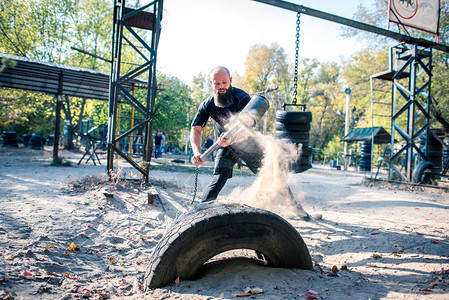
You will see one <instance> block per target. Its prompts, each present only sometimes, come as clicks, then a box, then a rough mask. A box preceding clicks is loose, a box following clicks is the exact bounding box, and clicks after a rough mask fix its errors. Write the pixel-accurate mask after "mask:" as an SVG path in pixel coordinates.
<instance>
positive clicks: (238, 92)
mask: <svg viewBox="0 0 449 300" xmlns="http://www.w3.org/2000/svg"><path fill="white" fill-rule="evenodd" d="M232 96H233V97H234V103H233V104H231V105H229V106H227V107H217V106H215V103H214V96H213V95H210V96H209V97H208V98H207V99H206V100H204V101H203V102H202V103H201V104H200V106H199V107H198V112H197V114H196V115H195V118H194V119H193V121H192V126H201V127H204V126H206V124H207V121H208V120H209V118H212V120H214V121H215V122H217V123H218V125H219V126H218V130H219V132H220V133H221V132H222V128H223V127H224V126H225V125H226V123H227V122H228V120H229V118H230V117H231V116H232V115H235V114H237V113H239V112H241V111H242V110H243V108H244V107H245V106H246V104H248V102H249V101H250V100H251V97H250V96H249V94H248V93H247V92H245V91H244V90H242V89H239V88H235V87H232Z"/></svg>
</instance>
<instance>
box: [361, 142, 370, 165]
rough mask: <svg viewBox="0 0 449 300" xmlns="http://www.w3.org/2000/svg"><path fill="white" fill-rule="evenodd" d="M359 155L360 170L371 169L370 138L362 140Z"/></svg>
mask: <svg viewBox="0 0 449 300" xmlns="http://www.w3.org/2000/svg"><path fill="white" fill-rule="evenodd" d="M361 152H362V153H361V155H360V171H371V140H368V141H363V142H362V146H361Z"/></svg>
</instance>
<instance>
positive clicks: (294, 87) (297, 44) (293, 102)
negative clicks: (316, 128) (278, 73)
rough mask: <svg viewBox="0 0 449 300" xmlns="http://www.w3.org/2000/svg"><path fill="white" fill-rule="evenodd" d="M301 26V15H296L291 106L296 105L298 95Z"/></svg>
mask: <svg viewBox="0 0 449 300" xmlns="http://www.w3.org/2000/svg"><path fill="white" fill-rule="evenodd" d="M300 24H301V13H297V19H296V47H295V50H296V53H295V77H294V79H293V82H294V83H293V101H292V104H296V101H297V100H296V96H297V94H298V58H299V30H300V27H299V25H300Z"/></svg>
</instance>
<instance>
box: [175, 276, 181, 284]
mask: <svg viewBox="0 0 449 300" xmlns="http://www.w3.org/2000/svg"><path fill="white" fill-rule="evenodd" d="M180 282H181V280H180V279H179V276H178V277H177V278H176V279H175V284H176V285H179V283H180Z"/></svg>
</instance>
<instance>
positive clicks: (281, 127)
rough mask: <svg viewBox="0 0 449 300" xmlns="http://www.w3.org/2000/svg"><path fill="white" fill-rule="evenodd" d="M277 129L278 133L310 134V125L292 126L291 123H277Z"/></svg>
mask: <svg viewBox="0 0 449 300" xmlns="http://www.w3.org/2000/svg"><path fill="white" fill-rule="evenodd" d="M275 128H276V131H299V132H309V131H310V123H304V124H303V123H300V124H291V123H281V122H276V126H275Z"/></svg>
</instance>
